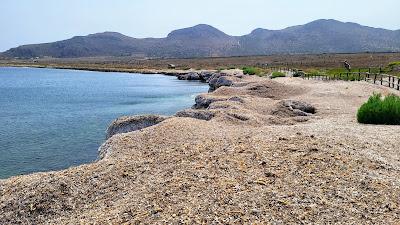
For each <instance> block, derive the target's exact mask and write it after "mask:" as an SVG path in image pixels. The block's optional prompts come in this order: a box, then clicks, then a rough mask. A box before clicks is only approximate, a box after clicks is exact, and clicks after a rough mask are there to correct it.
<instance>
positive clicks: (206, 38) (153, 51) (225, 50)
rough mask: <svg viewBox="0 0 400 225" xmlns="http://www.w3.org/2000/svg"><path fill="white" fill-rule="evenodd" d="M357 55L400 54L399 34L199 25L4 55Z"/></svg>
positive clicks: (101, 36)
mask: <svg viewBox="0 0 400 225" xmlns="http://www.w3.org/2000/svg"><path fill="white" fill-rule="evenodd" d="M357 52H400V30H387V29H381V28H373V27H367V26H362V25H359V24H356V23H344V22H340V21H336V20H316V21H313V22H311V23H307V24H305V25H299V26H293V27H288V28H285V29H282V30H267V29H261V28H258V29H255V30H254V31H252V32H251V33H250V34H247V35H243V36H230V35H228V34H225V33H224V32H222V31H220V30H218V29H216V28H214V27H212V26H210V25H206V24H200V25H196V26H194V27H190V28H184V29H179V30H175V31H172V32H171V33H170V34H168V36H167V37H165V38H142V39H138V38H133V37H128V36H125V35H123V34H120V33H116V32H104V33H97V34H91V35H87V36H76V37H73V38H71V39H68V40H63V41H57V42H53V43H45V44H32V45H23V46H19V47H16V48H12V49H10V50H8V51H6V52H3V53H1V56H3V57H19V58H32V57H55V58H76V57H98V56H133V57H142V58H144V57H146V58H188V57H222V56H247V55H271V54H302V53H357Z"/></svg>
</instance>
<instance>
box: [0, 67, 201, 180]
mask: <svg viewBox="0 0 400 225" xmlns="http://www.w3.org/2000/svg"><path fill="white" fill-rule="evenodd" d="M0 79H1V82H0V106H1V107H0V115H1V116H0V122H1V124H2V126H1V128H0V154H1V157H0V165H1V167H0V179H1V178H7V177H10V176H14V175H20V174H29V173H32V172H40V171H42V172H43V171H52V170H60V169H65V168H68V167H71V166H77V165H81V164H84V163H89V162H92V161H94V160H96V158H97V149H98V147H99V146H100V145H101V144H102V142H104V138H105V136H106V134H105V131H106V129H107V126H108V124H109V123H111V121H112V120H114V119H115V118H117V117H119V116H123V115H135V114H151V113H156V114H164V115H172V114H174V113H175V112H176V111H179V110H181V109H184V108H187V107H190V106H191V105H192V104H193V101H194V97H195V96H196V95H197V94H198V93H202V92H207V90H208V86H207V85H206V84H203V83H200V82H189V81H180V80H177V79H176V78H175V77H171V76H164V75H149V74H146V75H143V74H134V73H129V74H128V73H117V72H113V73H102V72H88V71H78V70H62V69H57V70H56V69H43V68H12V67H1V68H0Z"/></svg>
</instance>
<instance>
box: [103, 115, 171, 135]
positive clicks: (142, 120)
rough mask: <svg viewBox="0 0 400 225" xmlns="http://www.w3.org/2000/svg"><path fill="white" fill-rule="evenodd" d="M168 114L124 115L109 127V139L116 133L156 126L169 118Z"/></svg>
mask: <svg viewBox="0 0 400 225" xmlns="http://www.w3.org/2000/svg"><path fill="white" fill-rule="evenodd" d="M168 118H169V117H167V116H159V115H140V116H124V117H120V118H118V119H116V120H114V121H113V122H112V123H111V125H110V126H109V127H108V129H107V135H106V137H107V139H109V138H111V137H112V136H114V135H116V134H121V133H128V132H133V131H136V130H141V129H143V128H146V127H150V126H154V125H156V124H158V123H161V122H162V121H164V120H166V119H168Z"/></svg>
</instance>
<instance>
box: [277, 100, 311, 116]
mask: <svg viewBox="0 0 400 225" xmlns="http://www.w3.org/2000/svg"><path fill="white" fill-rule="evenodd" d="M315 113H316V109H315V107H314V106H312V105H310V104H308V103H306V102H303V101H295V100H282V101H280V102H278V104H277V109H276V110H275V111H274V112H273V115H277V116H283V117H291V116H311V115H312V114H315Z"/></svg>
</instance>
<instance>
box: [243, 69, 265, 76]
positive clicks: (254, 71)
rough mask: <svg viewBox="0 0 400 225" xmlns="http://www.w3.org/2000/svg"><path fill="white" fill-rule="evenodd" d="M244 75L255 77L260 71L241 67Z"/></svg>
mask: <svg viewBox="0 0 400 225" xmlns="http://www.w3.org/2000/svg"><path fill="white" fill-rule="evenodd" d="M242 70H243V73H244V74H248V75H256V74H259V73H260V72H261V71H260V70H259V69H257V68H255V67H243V68H242Z"/></svg>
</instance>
